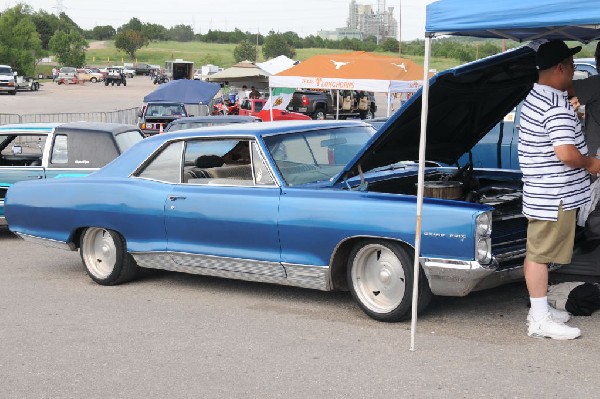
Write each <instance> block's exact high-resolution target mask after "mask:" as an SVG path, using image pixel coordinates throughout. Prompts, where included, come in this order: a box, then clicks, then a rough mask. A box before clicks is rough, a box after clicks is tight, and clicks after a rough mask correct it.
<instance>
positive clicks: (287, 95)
mask: <svg viewBox="0 0 600 399" xmlns="http://www.w3.org/2000/svg"><path fill="white" fill-rule="evenodd" d="M295 91H296V89H288V88H279V87H278V88H276V89H273V95H272V97H271V98H268V99H267V103H266V104H265V106H264V107H263V109H271V107H272V108H273V109H281V110H285V109H286V107H287V106H288V104H289V103H290V101H292V95H293V94H294V92H295Z"/></svg>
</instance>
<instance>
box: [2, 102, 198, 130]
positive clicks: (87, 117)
mask: <svg viewBox="0 0 600 399" xmlns="http://www.w3.org/2000/svg"><path fill="white" fill-rule="evenodd" d="M185 107H186V108H187V110H188V113H189V114H190V115H208V114H209V110H210V108H209V106H208V105H204V104H186V105H185ZM138 110H139V108H129V109H122V110H117V111H111V112H73V113H63V114H22V115H18V114H0V125H7V124H10V123H40V122H41V123H48V122H57V123H65V122H80V121H85V122H112V123H124V124H127V125H137V122H138V116H137V112H138Z"/></svg>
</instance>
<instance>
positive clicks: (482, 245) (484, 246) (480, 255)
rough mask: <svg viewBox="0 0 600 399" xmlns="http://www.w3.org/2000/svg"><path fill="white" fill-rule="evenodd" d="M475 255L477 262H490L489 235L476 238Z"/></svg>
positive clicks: (490, 247)
mask: <svg viewBox="0 0 600 399" xmlns="http://www.w3.org/2000/svg"><path fill="white" fill-rule="evenodd" d="M476 256H477V261H478V262H479V263H481V264H487V263H490V261H491V260H492V240H490V238H489V237H488V238H480V239H479V240H477V248H476Z"/></svg>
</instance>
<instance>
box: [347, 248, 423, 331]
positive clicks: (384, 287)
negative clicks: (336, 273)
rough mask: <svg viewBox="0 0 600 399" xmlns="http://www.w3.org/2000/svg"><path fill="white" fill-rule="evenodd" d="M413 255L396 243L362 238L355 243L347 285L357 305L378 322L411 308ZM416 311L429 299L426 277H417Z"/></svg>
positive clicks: (406, 313) (399, 316)
mask: <svg viewBox="0 0 600 399" xmlns="http://www.w3.org/2000/svg"><path fill="white" fill-rule="evenodd" d="M412 270H413V256H412V254H409V253H408V252H407V251H406V250H405V249H404V248H403V247H402V246H401V245H400V244H397V243H395V242H389V241H383V240H366V241H363V242H361V243H360V244H358V245H356V247H354V249H353V250H352V252H351V254H350V258H349V261H348V286H349V287H350V291H351V293H352V296H353V297H354V299H355V300H356V302H357V303H358V305H359V306H360V308H361V309H362V310H363V311H364V312H365V313H366V314H367V315H369V316H370V317H372V318H373V319H375V320H380V321H387V322H393V321H400V320H404V319H406V318H408V317H409V316H410V313H411V308H412V306H411V305H412V286H413V271H412ZM419 277H420V279H419V281H420V284H419V286H420V289H419V299H418V301H419V303H418V308H419V310H424V309H425V308H426V307H427V305H428V304H429V302H430V301H431V297H432V294H431V290H430V289H429V284H428V283H427V279H426V277H425V275H424V273H422V274H421V275H420V276H419Z"/></svg>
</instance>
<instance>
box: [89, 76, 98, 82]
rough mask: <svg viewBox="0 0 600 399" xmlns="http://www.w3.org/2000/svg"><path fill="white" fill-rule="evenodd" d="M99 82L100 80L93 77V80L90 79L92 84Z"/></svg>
mask: <svg viewBox="0 0 600 399" xmlns="http://www.w3.org/2000/svg"><path fill="white" fill-rule="evenodd" d="M97 81H98V79H96V78H95V77H92V78H91V79H90V82H92V83H96V82H97Z"/></svg>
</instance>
